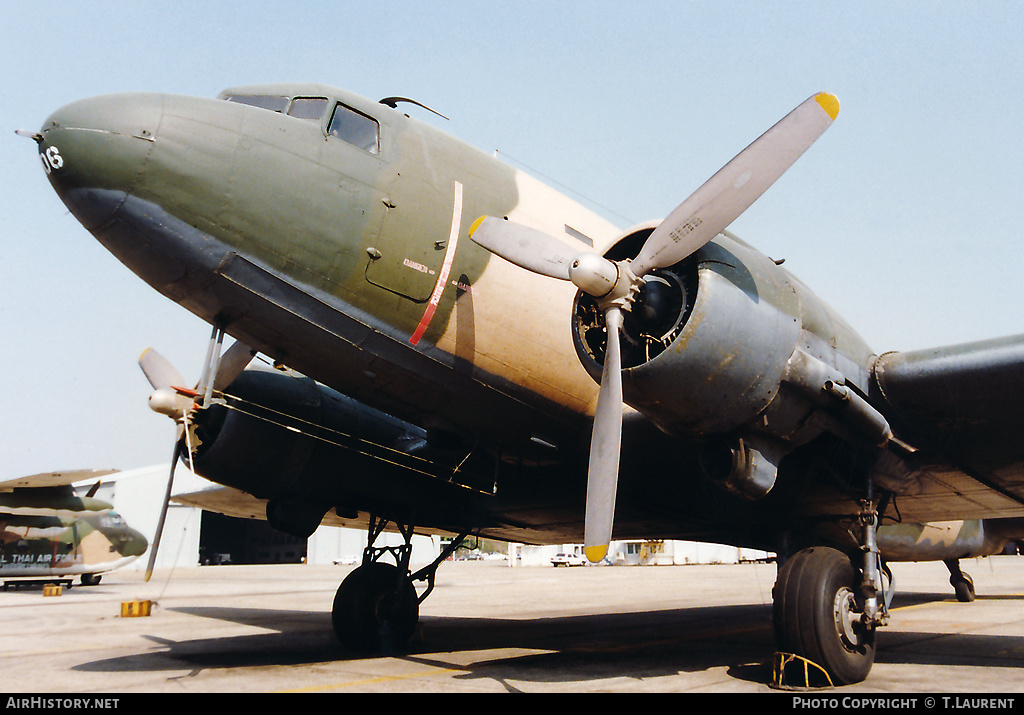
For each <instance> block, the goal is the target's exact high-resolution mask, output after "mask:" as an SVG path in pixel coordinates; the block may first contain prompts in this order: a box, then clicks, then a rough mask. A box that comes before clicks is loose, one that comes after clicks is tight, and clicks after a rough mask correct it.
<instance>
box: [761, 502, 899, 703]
mask: <svg viewBox="0 0 1024 715" xmlns="http://www.w3.org/2000/svg"><path fill="white" fill-rule="evenodd" d="M860 523H861V525H862V527H863V528H862V534H863V536H862V544H861V552H862V555H863V561H862V565H861V566H860V567H858V564H857V563H856V562H855V561H854V560H852V559H851V558H850V557H849V556H848V555H847V554H845V553H843V552H841V551H839V550H837V549H833V548H830V547H827V546H814V547H811V548H808V549H804V550H803V551H800V552H798V553H796V554H795V555H793V556H792V557H790V558H789V559H787V560H786V562H785V563H784V564H783V565H782V566H781V567H780V568H779V575H778V579H777V580H776V582H775V588H774V591H773V596H774V607H773V613H772V615H773V621H774V625H775V639H776V643H777V646H778V648H779V651H780V652H782V653H785V654H794V655H797V656H800V657H801V658H803V659H806V660H809V661H811V662H812V663H814V664H815V665H818V666H820V667H821V668H822V669H824V670H825V672H826V673H828V676H829V679H830V681H831V684H832V685H845V684H849V683H857V682H860V681H862V680H864V679H865V678H866V677H867V676H868V673H869V672H870V671H871V666H872V665H873V664H874V662H875V631H876V630H877V628H878V627H879V626H882V625H884V624H885V621H886V618H887V617H888V598H884V599H882V600H881V601H880V600H879V597H880V596H882V595H884V593H885V592H884V589H883V586H882V573H883V572H884V573H885V574H887V575H888V577H889V583H890V584H891V583H892V576H891V574H890V573H889V572H888V569H885V568H884V567H883V566H882V564H881V559H880V557H879V553H878V547H877V546H876V544H875V528H876V526H877V523H878V514H877V512H876V511H875V509H874V505H873V502H872V501H871V500H870V499H868V500H865V501H863V502H861V513H860ZM888 596H890V597H891V593H890V594H888Z"/></svg>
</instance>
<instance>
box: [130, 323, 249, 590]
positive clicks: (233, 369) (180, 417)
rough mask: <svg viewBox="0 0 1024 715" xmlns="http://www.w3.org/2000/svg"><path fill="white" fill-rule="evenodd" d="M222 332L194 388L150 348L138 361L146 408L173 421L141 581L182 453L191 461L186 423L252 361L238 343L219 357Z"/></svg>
mask: <svg viewBox="0 0 1024 715" xmlns="http://www.w3.org/2000/svg"><path fill="white" fill-rule="evenodd" d="M223 340H224V331H223V330H221V329H219V328H214V330H213V334H212V335H211V336H210V345H209V348H208V349H207V352H206V360H205V362H204V364H203V371H202V376H201V377H200V378H199V382H197V383H196V385H195V387H191V388H190V387H187V386H186V382H185V379H184V378H183V377H182V376H181V373H180V372H178V370H177V369H175V367H174V365H172V364H171V363H170V361H169V360H167V358H165V357H164V356H163V355H161V354H160V353H158V352H157V351H156V350H153V349H152V348H147V349H146V350H145V351H144V352H143V353H142V355H141V356H140V357H139V367H140V368H142V372H143V373H144V374H145V376H146V379H147V380H149V384H150V385H152V386H153V392H152V393H151V394H150V396H149V407H150V409H152V410H153V411H154V412H158V413H160V414H162V415H166V416H168V417H170V418H171V419H173V420H174V422H175V424H176V425H177V429H176V432H175V436H174V452H173V454H172V455H171V468H170V472H169V474H168V476H167V489H166V491H165V493H164V501H163V504H162V505H161V507H160V518H159V519H158V520H157V525H156V534H155V535H154V537H153V544H152V546H151V547H150V550H149V563H148V564H147V566H146V575H145V580H146V581H149V579H150V578H151V577H152V575H153V568H154V566H155V565H156V555H157V551H158V550H159V548H160V538H161V536H162V535H163V530H164V521H165V520H166V519H167V509H168V507H169V506H170V502H171V489H172V488H173V486H174V470H175V467H176V466H177V464H178V460H179V459H180V458H181V456H182V453H183V452H184V453H185V454H186V455H188V457H189V459H190V460H191V456H192V445H191V437H190V431H189V420H190V419H191V416H192V414H193V412H194V411H195V410H197V409H199V408H201V407H204V406H208V405H209V404H210V400H211V398H212V397H213V396H214V394H215V393H218V392H222V391H223V390H224V389H225V388H226V387H227V386H228V385H230V384H231V383H232V382H234V380H235V378H237V377H238V376H239V375H240V374H242V371H243V370H245V368H246V367H247V366H248V365H249V363H250V362H251V361H252V358H253V355H255V351H254V350H252V349H251V348H250V347H249V346H247V345H245V344H244V343H241V342H236V343H234V344H233V345H232V346H231V347H230V348H228V349H227V350H226V351H225V352H224V353H223V354H222V353H221V347H222V345H223Z"/></svg>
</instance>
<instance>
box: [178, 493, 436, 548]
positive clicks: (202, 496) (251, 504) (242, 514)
mask: <svg viewBox="0 0 1024 715" xmlns="http://www.w3.org/2000/svg"><path fill="white" fill-rule="evenodd" d="M171 501H173V502H175V503H177V504H184V505H185V506H193V507H198V508H199V509H202V510H204V511H212V512H214V513H217V514H223V515H224V516H231V517H235V518H237V519H260V520H262V521H265V520H266V518H267V500H266V499H258V498H256V497H254V496H253V495H251V494H248V493H246V492H243V491H241V490H239V489H235V488H233V487H212V488H209V489H201V490H199V491H196V492H189V493H188V494H177V495H175V496H173V497H171ZM320 523H321V525H322V526H338V527H344V528H348V529H363V530H365V529H367V528H369V525H370V516H369V514H367V513H363V512H360V513H359V514H357V515H355V516H352V517H342V516H339V515H338V514H337V513H336V512H335V510H334V509H331V510H330V511H328V512H327V514H326V515H325V516H324V518H323V521H322V522H320ZM393 530H394V528H389V529H385V531H393ZM416 533H418V534H438V535H442V536H451V535H453V534H454V532H452V531H446V530H442V529H432V528H422V527H417V529H416Z"/></svg>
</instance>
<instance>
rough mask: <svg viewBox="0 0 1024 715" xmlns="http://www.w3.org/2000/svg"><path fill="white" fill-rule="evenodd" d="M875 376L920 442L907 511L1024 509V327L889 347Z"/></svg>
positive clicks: (964, 514)
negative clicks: (947, 343) (990, 336)
mask: <svg viewBox="0 0 1024 715" xmlns="http://www.w3.org/2000/svg"><path fill="white" fill-rule="evenodd" d="M874 377H875V380H874V382H875V388H876V389H877V392H878V395H877V396H878V397H879V398H880V400H881V402H882V403H883V404H884V405H885V410H886V412H887V414H886V416H887V418H888V419H889V421H890V423H891V424H892V426H893V429H894V431H895V433H896V434H898V435H899V436H900V438H901V439H903V440H904V441H906V442H908V443H909V444H911V445H913V446H914V447H916V448H917V449H918V450H919V454H918V456H917V457H916V461H917V466H918V469H919V475H918V476H919V478H918V479H917V484H916V489H912V490H911V491H917V493H916V494H905V495H903V496H901V497H900V502H899V503H900V506H901V508H902V510H903V512H904V516H905V517H907V516H909V515H908V514H907V510H908V509H910V510H911V511H912V512H913V513H914V516H913V520H920V521H931V520H936V519H945V518H991V517H1005V516H1021V515H1024V439H1022V438H1024V408H1022V405H1024V335H1018V336H1013V337H1007V338H1000V339H995V340H987V341H982V342H976V343H969V344H963V345H956V346H951V347H943V348H936V349H931V350H921V351H914V352H903V353H887V354H885V355H882V356H881V357H880V358H879V359H878V360H877V362H876V364H875V368H874ZM942 463H948V464H949V465H951V466H952V469H950V468H949V467H945V468H943V467H942V466H940V465H941V464H942ZM920 517H925V518H920Z"/></svg>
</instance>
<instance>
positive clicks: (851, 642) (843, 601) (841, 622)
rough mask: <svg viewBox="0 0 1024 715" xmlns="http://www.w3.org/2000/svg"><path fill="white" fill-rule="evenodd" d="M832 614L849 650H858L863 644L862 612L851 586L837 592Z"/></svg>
mask: <svg viewBox="0 0 1024 715" xmlns="http://www.w3.org/2000/svg"><path fill="white" fill-rule="evenodd" d="M832 614H833V616H834V618H835V623H836V632H837V633H838V634H839V639H840V640H841V641H842V643H843V647H844V648H846V649H847V650H848V651H851V652H853V651H856V650H857V649H858V648H860V646H861V636H860V629H861V628H862V624H861V615H862V613H861V612H860V611H859V610H858V609H857V599H856V598H855V597H854V594H853V591H851V590H850V589H849V588H845V587H844V588H841V589H839V591H838V592H836V599H835V602H834V604H833V609H832Z"/></svg>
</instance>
